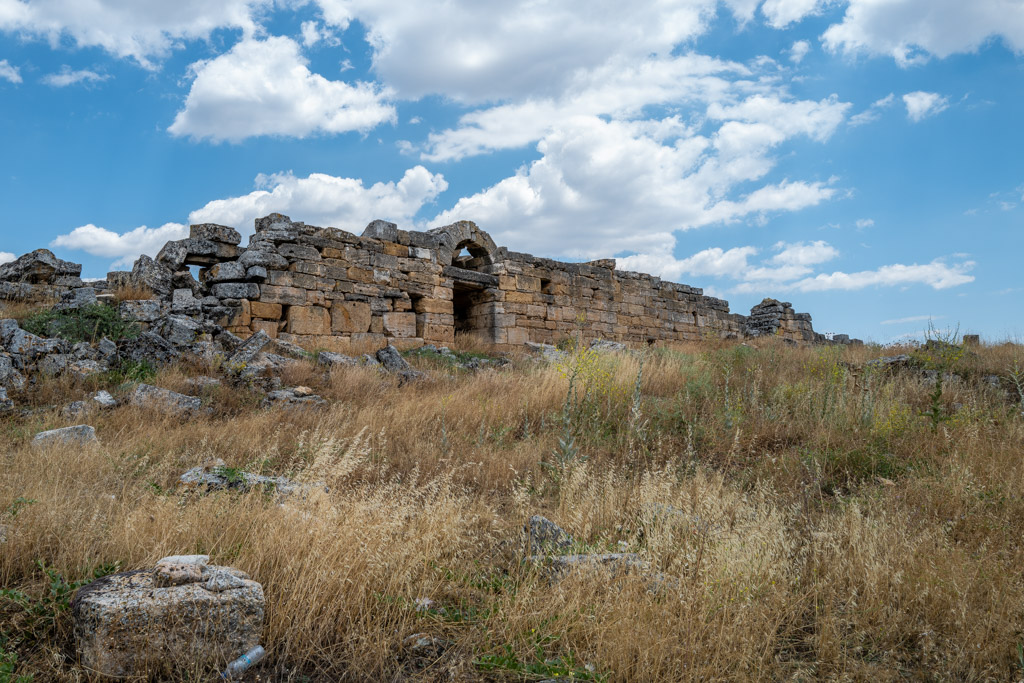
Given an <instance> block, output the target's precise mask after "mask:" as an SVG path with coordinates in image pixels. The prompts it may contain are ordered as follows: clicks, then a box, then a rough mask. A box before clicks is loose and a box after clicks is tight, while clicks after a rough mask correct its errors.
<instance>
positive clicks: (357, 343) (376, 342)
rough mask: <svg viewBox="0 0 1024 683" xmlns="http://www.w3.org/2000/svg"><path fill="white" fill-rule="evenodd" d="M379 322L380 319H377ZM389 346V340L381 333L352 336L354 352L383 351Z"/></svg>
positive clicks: (363, 333) (364, 333)
mask: <svg viewBox="0 0 1024 683" xmlns="http://www.w3.org/2000/svg"><path fill="white" fill-rule="evenodd" d="M377 320H380V318H377ZM387 345H388V342H387V339H386V338H385V337H384V335H383V334H380V333H375V332H362V333H358V334H353V335H352V348H353V350H369V349H373V350H377V349H382V348H384V347H385V346H387Z"/></svg>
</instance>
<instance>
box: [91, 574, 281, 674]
mask: <svg viewBox="0 0 1024 683" xmlns="http://www.w3.org/2000/svg"><path fill="white" fill-rule="evenodd" d="M199 571H200V572H201V575H202V576H203V577H205V576H206V575H207V574H209V575H210V576H212V575H213V574H214V573H215V571H221V572H227V573H228V574H230V575H231V576H233V577H234V578H235V579H238V581H232V582H230V584H231V585H230V586H228V587H227V589H226V590H211V588H210V587H208V585H207V583H204V582H203V581H195V582H189V583H183V584H181V585H176V586H168V587H158V586H156V585H155V583H154V576H155V575H154V572H153V571H152V570H148V569H143V570H136V571H131V572H122V573H120V574H111V575H110V576H105V577H103V578H102V579H97V580H96V581H93V582H92V583H90V584H88V585H87V586H84V587H83V588H81V589H80V590H79V591H78V593H77V594H76V595H75V598H74V600H72V603H71V609H72V614H73V616H74V622H75V627H74V631H75V641H76V644H77V646H78V653H79V657H80V658H81V661H82V664H83V665H84V666H85V667H86V668H87V669H88V670H91V671H95V672H98V673H99V674H101V675H103V676H112V677H132V678H134V677H138V676H142V677H148V675H155V674H158V673H160V672H164V673H167V672H169V671H172V670H174V669H175V668H177V667H180V668H181V670H182V671H193V670H194V668H195V666H196V665H199V666H203V667H210V668H211V669H214V670H218V669H222V668H223V667H224V666H225V665H226V664H227V662H229V661H231V660H232V659H234V658H236V657H238V656H240V655H242V654H244V653H245V652H247V651H248V650H249V649H251V648H253V647H255V646H256V645H257V644H258V643H259V640H260V636H261V634H262V630H263V611H264V597H263V587H262V586H260V584H258V583H256V582H255V581H252V580H250V579H249V577H248V575H247V574H245V573H244V572H240V571H238V570H237V569H231V568H227V567H214V566H212V565H209V566H206V567H202V568H201V569H200V570H199ZM175 678H177V677H176V676H175ZM167 680H170V679H169V678H168V679H167Z"/></svg>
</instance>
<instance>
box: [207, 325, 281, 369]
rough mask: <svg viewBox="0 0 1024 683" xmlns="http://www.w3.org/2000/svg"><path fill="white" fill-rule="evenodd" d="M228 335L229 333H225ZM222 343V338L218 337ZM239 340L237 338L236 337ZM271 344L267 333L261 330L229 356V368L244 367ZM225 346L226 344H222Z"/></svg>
mask: <svg viewBox="0 0 1024 683" xmlns="http://www.w3.org/2000/svg"><path fill="white" fill-rule="evenodd" d="M225 334H228V333H225ZM221 336H222V335H221ZM217 339H218V341H220V336H218V337H217ZM236 339H237V337H236ZM269 343H270V337H269V336H268V335H267V333H266V332H264V331H263V330H260V331H259V332H257V333H256V334H254V335H252V336H251V337H249V338H248V339H246V340H245V341H244V342H241V343H240V344H238V346H237V347H236V348H235V350H234V352H233V353H232V354H231V355H230V356H228V360H227V364H228V367H244V366H246V365H248V364H249V363H251V362H252V361H253V359H255V358H256V354H258V353H259V352H260V351H262V350H263V347H264V346H266V345H267V344H269ZM221 344H224V342H221Z"/></svg>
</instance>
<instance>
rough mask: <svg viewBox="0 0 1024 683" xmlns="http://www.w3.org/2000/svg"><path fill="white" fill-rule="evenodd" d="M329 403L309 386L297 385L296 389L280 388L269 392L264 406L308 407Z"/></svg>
mask: <svg viewBox="0 0 1024 683" xmlns="http://www.w3.org/2000/svg"><path fill="white" fill-rule="evenodd" d="M325 405H327V401H325V400H324V399H323V398H321V397H320V396H317V395H316V394H314V393H313V392H312V390H311V389H310V388H309V387H295V388H294V389H278V390H276V391H271V392H268V393H267V396H266V398H264V399H263V407H265V408H269V407H271V406H282V407H286V408H307V407H320V406H325Z"/></svg>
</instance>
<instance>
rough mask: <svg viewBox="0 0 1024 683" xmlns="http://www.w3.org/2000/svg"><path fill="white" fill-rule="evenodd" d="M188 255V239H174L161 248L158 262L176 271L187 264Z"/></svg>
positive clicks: (157, 257) (157, 256)
mask: <svg viewBox="0 0 1024 683" xmlns="http://www.w3.org/2000/svg"><path fill="white" fill-rule="evenodd" d="M187 256H188V245H187V242H186V240H172V241H170V242H168V243H167V244H165V245H164V246H163V248H162V249H160V253H158V254H157V255H156V260H157V262H158V263H162V264H163V265H165V266H167V268H168V269H170V270H171V272H175V271H177V270H180V269H181V267H182V266H183V265H185V258H186V257H187Z"/></svg>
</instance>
